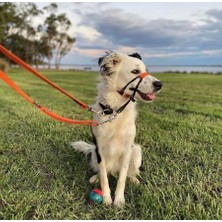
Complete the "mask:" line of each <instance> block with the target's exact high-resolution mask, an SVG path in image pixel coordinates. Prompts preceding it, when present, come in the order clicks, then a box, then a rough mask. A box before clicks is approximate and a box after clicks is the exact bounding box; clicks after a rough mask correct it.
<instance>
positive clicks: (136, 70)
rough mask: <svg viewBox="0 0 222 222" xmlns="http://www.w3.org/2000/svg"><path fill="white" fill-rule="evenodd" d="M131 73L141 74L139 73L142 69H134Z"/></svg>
mask: <svg viewBox="0 0 222 222" xmlns="http://www.w3.org/2000/svg"><path fill="white" fill-rule="evenodd" d="M131 73H133V74H139V73H140V70H139V69H134V70H132V71H131Z"/></svg>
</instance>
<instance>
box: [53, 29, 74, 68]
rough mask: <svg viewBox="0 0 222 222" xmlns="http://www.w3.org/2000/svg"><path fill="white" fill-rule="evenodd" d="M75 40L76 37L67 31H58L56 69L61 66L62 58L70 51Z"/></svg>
mask: <svg viewBox="0 0 222 222" xmlns="http://www.w3.org/2000/svg"><path fill="white" fill-rule="evenodd" d="M75 41H76V39H75V38H71V37H70V36H69V35H67V34H66V33H58V35H57V41H56V50H55V66H56V69H59V68H60V63H61V60H62V58H63V57H64V56H65V55H67V54H68V53H69V52H70V50H71V48H72V46H73V44H74V43H75Z"/></svg>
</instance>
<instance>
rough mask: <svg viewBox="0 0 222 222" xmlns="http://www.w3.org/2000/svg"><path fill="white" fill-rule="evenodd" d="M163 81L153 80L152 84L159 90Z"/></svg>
mask: <svg viewBox="0 0 222 222" xmlns="http://www.w3.org/2000/svg"><path fill="white" fill-rule="evenodd" d="M162 85H163V83H162V82H160V81H155V82H153V86H154V88H155V89H156V90H160V89H161V88H162Z"/></svg>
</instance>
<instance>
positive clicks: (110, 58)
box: [98, 51, 121, 76]
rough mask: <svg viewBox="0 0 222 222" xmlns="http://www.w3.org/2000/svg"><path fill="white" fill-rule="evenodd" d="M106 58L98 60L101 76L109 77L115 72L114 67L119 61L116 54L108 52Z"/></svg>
mask: <svg viewBox="0 0 222 222" xmlns="http://www.w3.org/2000/svg"><path fill="white" fill-rule="evenodd" d="M106 54H107V55H106V56H104V57H101V58H99V61H98V63H99V65H100V72H101V74H102V75H105V76H111V75H112V74H113V73H114V72H115V66H116V65H117V64H118V63H119V62H120V61H121V60H120V58H119V56H118V54H117V53H115V52H113V51H109V52H106Z"/></svg>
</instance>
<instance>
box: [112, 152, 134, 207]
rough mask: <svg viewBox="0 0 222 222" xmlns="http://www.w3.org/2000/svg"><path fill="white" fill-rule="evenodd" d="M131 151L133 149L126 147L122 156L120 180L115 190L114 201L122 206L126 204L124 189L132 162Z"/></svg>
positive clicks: (118, 205) (116, 204)
mask: <svg viewBox="0 0 222 222" xmlns="http://www.w3.org/2000/svg"><path fill="white" fill-rule="evenodd" d="M131 153H132V149H130V148H129V149H126V152H125V153H124V155H123V157H122V166H121V169H120V174H119V180H118V183H117V188H116V192H115V201H114V205H115V206H117V207H121V206H122V205H124V204H125V198H124V190H125V185H126V177H127V172H128V169H129V164H130V157H131Z"/></svg>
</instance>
